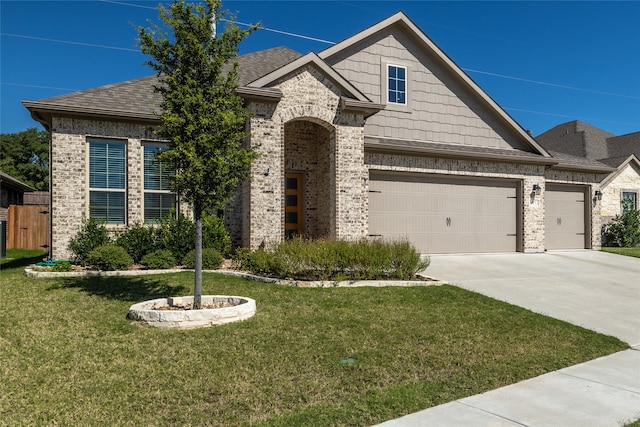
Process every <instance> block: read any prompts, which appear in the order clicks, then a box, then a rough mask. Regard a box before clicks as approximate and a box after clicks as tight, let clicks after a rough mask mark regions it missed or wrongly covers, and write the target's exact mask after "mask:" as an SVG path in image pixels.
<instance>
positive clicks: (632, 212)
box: [604, 199, 640, 248]
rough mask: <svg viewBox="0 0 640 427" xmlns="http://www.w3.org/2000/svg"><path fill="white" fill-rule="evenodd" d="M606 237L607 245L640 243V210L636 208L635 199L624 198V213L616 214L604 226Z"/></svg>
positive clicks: (633, 244) (623, 246)
mask: <svg viewBox="0 0 640 427" xmlns="http://www.w3.org/2000/svg"><path fill="white" fill-rule="evenodd" d="M604 239H605V245H606V246H616V247H621V248H630V247H633V246H635V245H637V244H638V243H640V212H639V211H637V210H636V208H635V206H634V203H633V200H631V199H625V200H623V203H622V215H616V217H615V218H613V219H612V220H611V222H610V223H609V224H607V225H606V226H605V227H604Z"/></svg>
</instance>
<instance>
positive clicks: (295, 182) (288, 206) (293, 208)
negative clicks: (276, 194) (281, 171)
mask: <svg viewBox="0 0 640 427" xmlns="http://www.w3.org/2000/svg"><path fill="white" fill-rule="evenodd" d="M301 235H302V174H301V173H285V175H284V237H285V239H291V238H294V237H296V236H301Z"/></svg>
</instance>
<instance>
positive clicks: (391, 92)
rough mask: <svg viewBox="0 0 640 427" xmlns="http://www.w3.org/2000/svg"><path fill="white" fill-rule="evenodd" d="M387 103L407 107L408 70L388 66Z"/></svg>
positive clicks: (396, 66) (397, 66)
mask: <svg viewBox="0 0 640 427" xmlns="http://www.w3.org/2000/svg"><path fill="white" fill-rule="evenodd" d="M387 102H389V103H391V104H400V105H407V68H406V67H402V66H399V65H391V64H389V65H387Z"/></svg>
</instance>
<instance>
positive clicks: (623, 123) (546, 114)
mask: <svg viewBox="0 0 640 427" xmlns="http://www.w3.org/2000/svg"><path fill="white" fill-rule="evenodd" d="M502 108H503V109H505V110H508V111H518V112H520V113H530V114H541V115H544V116H552V117H563V118H568V119H573V120H582V121H585V122H589V121H592V122H602V123H611V124H617V125H625V126H638V123H628V122H616V121H613V120H602V119H595V118H593V117H576V116H569V115H566V114H556V113H546V112H542V111H533V110H524V109H522V108H512V107H502Z"/></svg>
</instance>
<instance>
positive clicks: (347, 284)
mask: <svg viewBox="0 0 640 427" xmlns="http://www.w3.org/2000/svg"><path fill="white" fill-rule="evenodd" d="M32 267H33V266H30V267H27V268H25V269H24V273H25V275H26V276H27V277H41V278H54V277H112V276H146V275H151V274H169V273H180V272H184V271H193V270H186V269H177V268H173V269H168V270H122V271H70V272H59V273H58V272H52V271H33V268H32ZM203 271H204V272H205V273H220V274H226V275H228V276H236V277H242V278H245V279H248V280H254V281H256V282H263V283H274V284H276V285H284V286H293V287H297V288H357V287H363V286H369V287H384V286H398V287H400V286H438V285H444V284H445V283H446V282H442V281H440V280H436V279H432V278H428V277H425V279H424V280H342V281H339V282H338V281H333V280H317V281H306V280H293V279H274V278H270V277H262V276H256V275H254V274H250V273H242V272H239V271H232V270H203Z"/></svg>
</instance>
